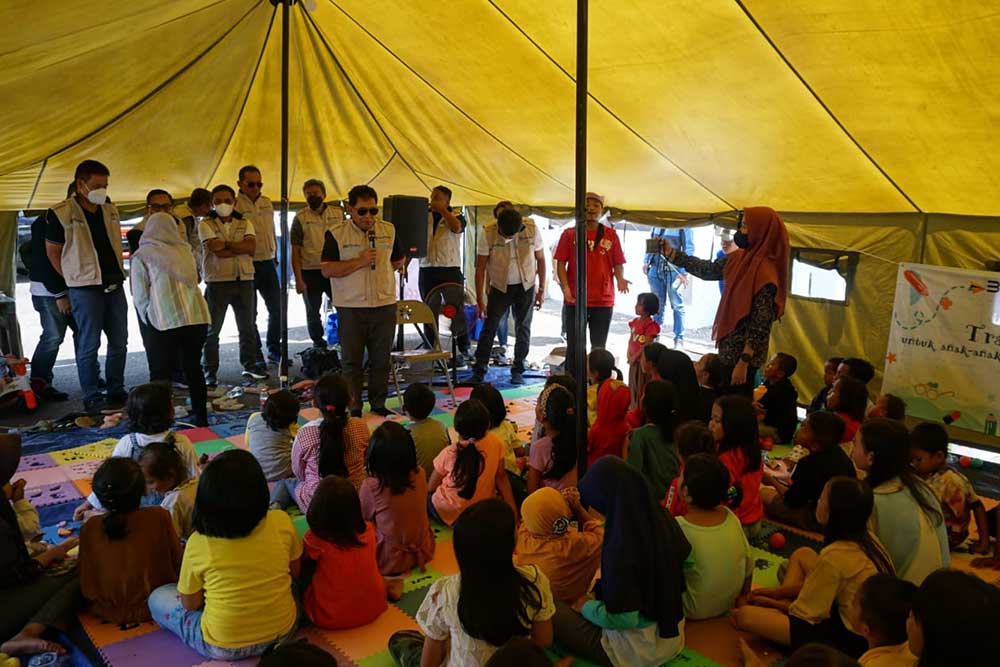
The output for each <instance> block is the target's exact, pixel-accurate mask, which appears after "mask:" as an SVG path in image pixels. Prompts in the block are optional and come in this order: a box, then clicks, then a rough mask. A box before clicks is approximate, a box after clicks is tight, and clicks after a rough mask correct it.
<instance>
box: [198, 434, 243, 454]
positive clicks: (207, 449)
mask: <svg viewBox="0 0 1000 667" xmlns="http://www.w3.org/2000/svg"><path fill="white" fill-rule="evenodd" d="M192 444H193V445H194V451H196V452H198V456H201V455H202V454H215V453H216V452H224V451H226V450H227V449H236V445H234V444H233V443H231V442H229V441H228V440H223V439H221V438H220V439H218V440H202V441H201V442H195V443H192Z"/></svg>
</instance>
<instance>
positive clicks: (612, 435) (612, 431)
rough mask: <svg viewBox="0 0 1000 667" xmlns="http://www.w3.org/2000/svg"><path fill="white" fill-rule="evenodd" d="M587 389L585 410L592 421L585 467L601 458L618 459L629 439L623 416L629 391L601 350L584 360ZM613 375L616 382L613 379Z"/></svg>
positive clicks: (630, 399) (609, 359) (626, 407)
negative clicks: (615, 457)
mask: <svg viewBox="0 0 1000 667" xmlns="http://www.w3.org/2000/svg"><path fill="white" fill-rule="evenodd" d="M587 372H588V374H589V377H590V389H589V390H588V392H587V403H588V409H589V410H591V411H592V412H593V415H594V419H593V421H592V422H591V425H590V431H589V433H588V434H587V465H591V464H593V463H594V461H596V460H597V459H599V458H601V457H602V456H607V455H609V454H610V455H612V456H618V457H621V455H622V448H623V447H624V446H625V436H626V435H628V425H627V424H626V423H625V416H626V415H627V414H628V406H629V403H630V402H631V401H632V397H631V394H629V390H628V387H627V386H625V384H624V383H623V382H622V372H621V371H620V370H618V369H617V368H616V367H615V358H614V356H612V354H611V353H610V352H608V351H607V350H604V349H596V350H593V351H592V352H591V353H590V355H589V356H588V357H587ZM612 375H615V376H616V379H612Z"/></svg>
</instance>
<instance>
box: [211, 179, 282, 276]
mask: <svg viewBox="0 0 1000 667" xmlns="http://www.w3.org/2000/svg"><path fill="white" fill-rule="evenodd" d="M236 210H237V211H239V213H240V215H242V216H243V217H244V218H246V219H247V220H249V221H250V222H252V223H253V227H254V231H255V236H256V237H257V245H256V246H255V247H254V251H253V261H255V262H263V261H266V260H269V259H274V255H275V252H276V250H277V247H278V240H277V237H276V236H275V233H274V204H272V203H271V200H270V199H268V198H267V197H265V196H264V195H261V196H259V197H257V201H251V200H250V197H247V196H246V195H245V194H243V193H242V192H241V193H239V194H238V195H236ZM202 240H204V239H202Z"/></svg>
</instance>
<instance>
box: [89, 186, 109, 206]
mask: <svg viewBox="0 0 1000 667" xmlns="http://www.w3.org/2000/svg"><path fill="white" fill-rule="evenodd" d="M107 199H108V189H107V188H97V189H96V190H91V191H90V192H88V193H87V201H89V202H90V203H91V204H94V205H95V206H100V205H101V204H103V203H104V202H106V201H107Z"/></svg>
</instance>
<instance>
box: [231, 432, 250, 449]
mask: <svg viewBox="0 0 1000 667" xmlns="http://www.w3.org/2000/svg"><path fill="white" fill-rule="evenodd" d="M226 440H228V441H229V442H231V443H233V444H234V445H236V446H237V447H239V448H240V449H247V442H246V440H247V436H246V434H245V433H241V434H239V435H231V436H229V437H228V438H226Z"/></svg>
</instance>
